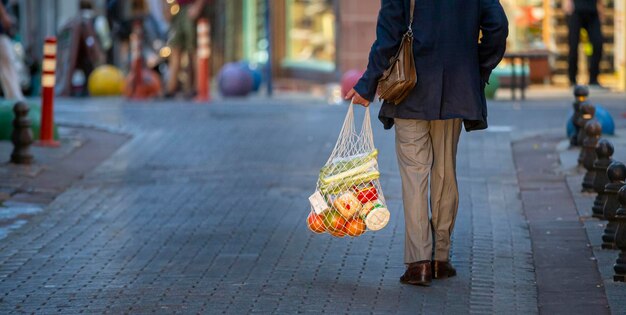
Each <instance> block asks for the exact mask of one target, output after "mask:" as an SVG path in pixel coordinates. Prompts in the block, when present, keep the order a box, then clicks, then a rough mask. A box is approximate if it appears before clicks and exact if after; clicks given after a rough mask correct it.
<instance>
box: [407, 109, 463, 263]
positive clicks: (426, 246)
mask: <svg viewBox="0 0 626 315" xmlns="http://www.w3.org/2000/svg"><path fill="white" fill-rule="evenodd" d="M461 121H462V120H461V119H449V120H432V121H426V120H415V119H395V126H396V127H395V129H396V154H397V156H398V165H399V167H400V176H401V178H402V200H403V203H404V219H405V243H404V262H405V263H407V264H408V263H411V262H417V261H423V260H431V259H432V258H433V239H432V238H433V234H434V237H435V241H434V247H435V250H434V259H435V260H440V261H448V258H449V256H450V236H451V235H452V229H453V228H454V221H455V219H456V214H457V210H458V207H459V191H458V187H457V180H456V152H457V144H458V142H459V136H460V134H461ZM429 179H430V210H431V216H432V223H431V221H429V219H428V197H429V196H428V192H429V189H428V188H429V187H428V185H429ZM431 224H432V225H431Z"/></svg>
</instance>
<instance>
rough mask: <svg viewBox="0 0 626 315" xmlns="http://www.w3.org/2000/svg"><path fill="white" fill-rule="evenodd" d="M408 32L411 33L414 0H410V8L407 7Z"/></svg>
mask: <svg viewBox="0 0 626 315" xmlns="http://www.w3.org/2000/svg"><path fill="white" fill-rule="evenodd" d="M409 10H410V11H409V33H413V28H412V25H413V12H414V11H415V0H411V8H410V9H409Z"/></svg>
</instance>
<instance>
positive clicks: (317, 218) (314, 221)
mask: <svg viewBox="0 0 626 315" xmlns="http://www.w3.org/2000/svg"><path fill="white" fill-rule="evenodd" d="M306 224H307V226H308V227H309V230H311V231H313V232H314V233H324V231H326V227H325V226H324V219H323V218H322V216H321V215H318V214H317V213H315V212H314V211H311V213H310V214H309V217H308V218H306Z"/></svg>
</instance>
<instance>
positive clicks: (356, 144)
mask: <svg viewBox="0 0 626 315" xmlns="http://www.w3.org/2000/svg"><path fill="white" fill-rule="evenodd" d="M374 149H375V147H374V133H373V131H372V122H371V118H370V108H369V106H368V107H366V108H365V114H364V116H363V122H362V124H361V130H360V131H359V133H357V131H356V125H355V122H354V103H353V102H352V101H351V102H350V105H349V106H348V112H347V113H346V118H345V119H344V121H343V126H342V127H341V131H340V132H339V137H338V138H337V142H336V143H335V147H334V148H333V151H332V153H331V154H330V157H329V158H328V161H326V164H329V163H331V161H332V160H333V159H335V158H337V157H345V156H350V155H353V154H359V153H365V152H370V151H372V150H374Z"/></svg>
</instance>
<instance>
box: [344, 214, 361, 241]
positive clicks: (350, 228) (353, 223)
mask: <svg viewBox="0 0 626 315" xmlns="http://www.w3.org/2000/svg"><path fill="white" fill-rule="evenodd" d="M345 230H346V234H348V235H350V236H352V237H357V236H360V235H362V234H363V233H365V221H363V219H361V218H359V217H356V218H354V219H350V220H348V222H347V223H346V228H345Z"/></svg>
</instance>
